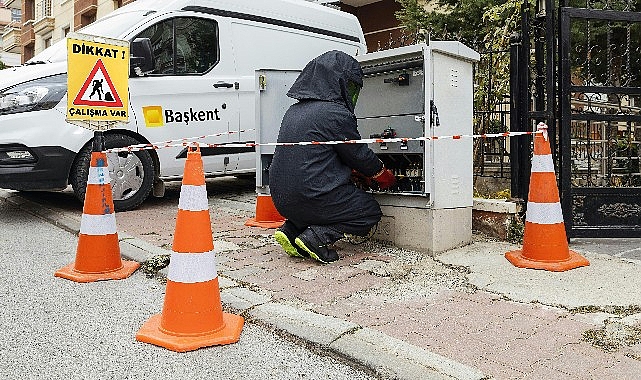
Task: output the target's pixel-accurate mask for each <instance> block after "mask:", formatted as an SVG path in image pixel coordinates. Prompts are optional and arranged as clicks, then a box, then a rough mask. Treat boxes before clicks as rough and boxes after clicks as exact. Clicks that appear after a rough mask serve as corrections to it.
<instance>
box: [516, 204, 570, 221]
mask: <svg viewBox="0 0 641 380" xmlns="http://www.w3.org/2000/svg"><path fill="white" fill-rule="evenodd" d="M525 221H526V222H531V223H537V224H557V223H563V212H562V211H561V203H559V202H556V203H536V202H528V203H527V211H526V212H525Z"/></svg>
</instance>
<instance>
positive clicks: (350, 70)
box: [269, 51, 396, 263]
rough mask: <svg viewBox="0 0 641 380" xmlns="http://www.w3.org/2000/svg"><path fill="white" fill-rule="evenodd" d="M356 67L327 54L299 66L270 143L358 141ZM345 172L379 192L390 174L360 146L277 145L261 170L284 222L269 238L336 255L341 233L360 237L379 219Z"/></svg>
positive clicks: (315, 254)
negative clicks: (368, 180)
mask: <svg viewBox="0 0 641 380" xmlns="http://www.w3.org/2000/svg"><path fill="white" fill-rule="evenodd" d="M362 86H363V72H362V70H361V67H360V65H359V63H358V62H357V61H356V60H355V59H354V58H353V57H351V56H349V55H347V54H345V53H343V52H340V51H330V52H327V53H324V54H322V55H320V56H319V57H317V58H314V59H313V60H312V61H311V62H309V63H308V64H307V66H305V68H304V69H303V71H302V72H301V74H300V75H299V76H298V78H297V79H296V81H295V82H294V84H293V85H292V87H291V89H290V90H289V92H288V93H287V96H289V97H290V98H294V99H296V100H298V102H297V103H295V104H293V105H292V106H291V107H290V108H289V109H288V110H287V112H286V113H285V116H284V117H283V121H282V124H281V127H280V132H279V135H278V142H301V141H335V140H340V141H343V140H358V139H360V138H361V136H360V134H359V133H358V130H357V129H356V116H355V115H354V107H355V106H356V100H357V98H358V93H359V91H360V89H361V87H362ZM352 170H354V171H356V172H358V173H360V174H362V175H363V176H365V177H368V178H371V179H373V180H374V181H376V182H377V183H378V186H379V188H380V189H386V188H388V187H390V186H392V185H393V184H394V183H395V181H396V179H395V177H394V175H393V174H392V172H391V171H390V170H388V169H386V168H385V167H384V166H383V163H382V162H381V161H380V160H379V159H378V158H377V157H376V155H375V154H374V152H373V151H372V150H371V149H369V148H368V147H367V145H366V144H336V145H329V144H327V145H323V144H320V145H302V146H301V145H296V146H277V147H276V151H275V153H274V158H273V161H272V164H271V166H270V168H269V187H270V192H271V196H272V199H273V201H274V205H275V206H276V209H277V210H278V212H279V213H280V214H281V215H283V216H284V217H285V218H286V219H287V220H286V221H285V223H284V224H283V226H282V227H280V228H279V229H277V230H276V233H275V234H274V237H275V239H276V241H277V242H278V243H279V244H280V245H281V246H282V247H283V249H284V250H285V252H287V254H288V255H290V256H297V257H309V256H311V257H312V258H314V259H315V260H318V261H320V262H322V263H330V262H333V261H336V260H338V258H339V257H338V254H337V253H336V251H335V250H333V249H331V248H330V246H331V245H332V244H333V243H335V242H336V241H338V240H339V239H341V238H343V237H344V236H345V234H351V235H357V236H367V234H368V233H369V231H370V229H372V227H374V226H375V225H376V224H377V223H378V222H379V221H380V219H381V215H382V214H381V209H380V206H379V205H378V203H377V202H376V200H375V199H374V197H373V196H372V195H371V194H369V193H367V192H365V191H363V190H361V189H359V188H357V187H356V186H355V185H354V184H353V183H352V182H350V176H351V175H352Z"/></svg>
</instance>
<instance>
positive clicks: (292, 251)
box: [274, 221, 309, 258]
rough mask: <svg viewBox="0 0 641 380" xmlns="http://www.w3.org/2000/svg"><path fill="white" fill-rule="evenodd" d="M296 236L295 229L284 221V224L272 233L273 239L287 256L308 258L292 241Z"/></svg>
mask: <svg viewBox="0 0 641 380" xmlns="http://www.w3.org/2000/svg"><path fill="white" fill-rule="evenodd" d="M297 235H298V231H297V230H296V227H294V226H293V225H292V224H291V223H290V222H288V221H285V223H284V224H283V225H282V226H280V227H279V228H277V229H276V232H274V239H276V241H277V242H278V244H280V246H281V247H283V250H285V252H286V253H287V254H288V255H290V256H292V257H303V258H304V257H309V253H307V252H306V251H305V250H303V249H302V248H300V247H298V246H297V245H295V244H294V239H295V238H296V236H297Z"/></svg>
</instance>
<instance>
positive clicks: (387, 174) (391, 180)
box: [372, 166, 396, 190]
mask: <svg viewBox="0 0 641 380" xmlns="http://www.w3.org/2000/svg"><path fill="white" fill-rule="evenodd" d="M372 179H373V180H374V181H376V183H378V188H379V189H381V190H385V189H389V188H390V187H392V186H394V185H395V184H396V176H394V173H392V171H391V170H389V169H387V168H385V166H383V169H381V171H380V172H378V173H377V174H376V175H375V176H374V177H372Z"/></svg>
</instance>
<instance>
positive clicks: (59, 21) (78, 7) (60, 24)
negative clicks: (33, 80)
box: [3, 0, 134, 63]
mask: <svg viewBox="0 0 641 380" xmlns="http://www.w3.org/2000/svg"><path fill="white" fill-rule="evenodd" d="M132 1H134V0H4V5H5V7H7V8H8V9H10V10H12V11H13V12H14V13H18V11H19V14H20V21H19V22H16V23H15V24H12V25H9V26H5V28H4V33H3V50H4V51H11V52H17V53H19V54H20V57H21V62H22V63H24V62H26V61H28V60H29V59H31V58H32V57H33V56H34V55H35V54H37V53H39V52H41V51H42V50H44V49H46V48H47V47H49V46H51V45H52V44H54V43H56V42H58V41H60V40H61V39H63V38H65V36H66V35H67V33H69V32H70V31H75V30H78V29H80V28H82V27H83V26H85V25H88V24H90V23H92V22H94V21H95V20H96V19H98V18H100V17H102V16H104V15H106V14H108V13H110V12H113V10H114V9H117V8H120V7H121V6H123V5H125V4H127V3H130V2H132Z"/></svg>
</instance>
